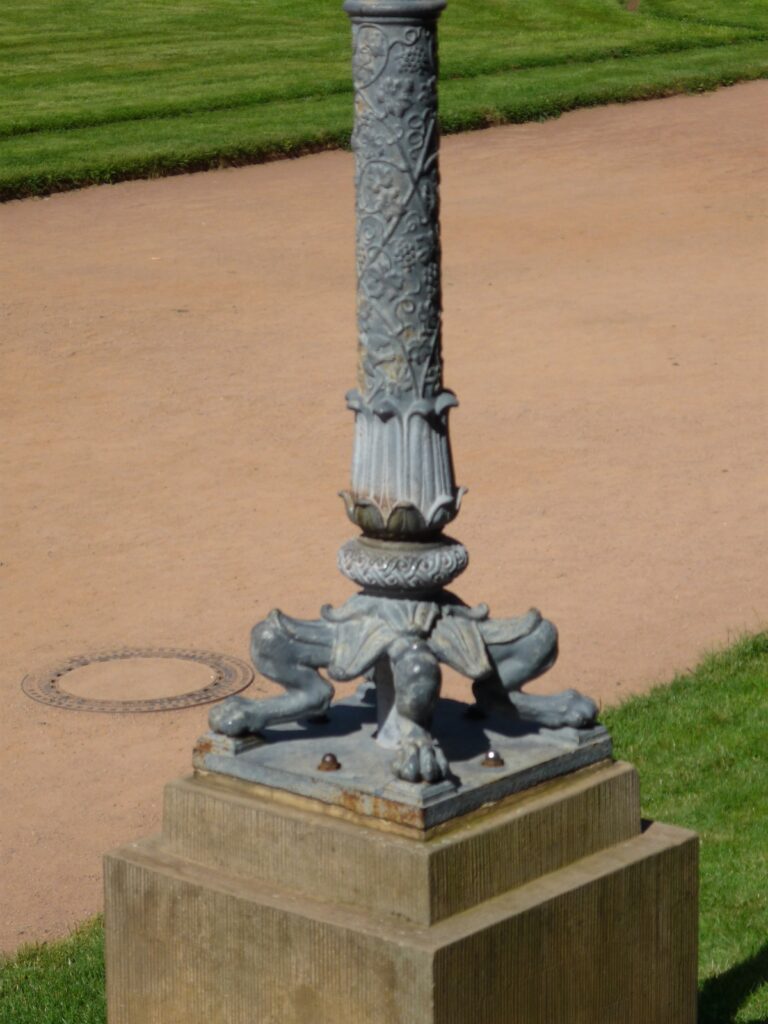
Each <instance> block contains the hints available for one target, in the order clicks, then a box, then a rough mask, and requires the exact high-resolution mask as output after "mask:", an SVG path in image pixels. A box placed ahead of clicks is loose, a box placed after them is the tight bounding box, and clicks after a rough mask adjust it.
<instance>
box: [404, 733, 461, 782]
mask: <svg viewBox="0 0 768 1024" xmlns="http://www.w3.org/2000/svg"><path fill="white" fill-rule="evenodd" d="M392 770H393V771H394V773H395V775H396V776H397V777H398V778H399V779H402V780H403V781H404V782H439V781H440V780H441V779H444V778H446V776H447V775H448V773H449V771H450V769H449V766H448V761H447V759H446V756H445V754H444V753H443V752H442V750H441V749H440V746H439V745H438V744H437V743H436V742H435V740H433V739H431V738H429V739H404V740H402V741H401V742H400V746H399V747H398V753H397V757H396V758H395V760H394V762H393V764H392Z"/></svg>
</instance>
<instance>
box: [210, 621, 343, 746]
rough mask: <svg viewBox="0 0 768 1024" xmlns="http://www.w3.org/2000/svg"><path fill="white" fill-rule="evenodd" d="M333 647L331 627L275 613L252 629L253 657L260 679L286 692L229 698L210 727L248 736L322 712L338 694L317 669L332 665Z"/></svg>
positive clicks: (219, 706)
mask: <svg viewBox="0 0 768 1024" xmlns="http://www.w3.org/2000/svg"><path fill="white" fill-rule="evenodd" d="M332 644H333V626H332V625H330V624H329V623H327V622H324V621H322V620H321V621H316V622H312V621H307V620H304V619H292V618H291V617H290V616H288V615H283V613H282V612H280V611H278V610H277V609H275V610H273V611H271V612H270V613H269V615H268V616H267V617H266V619H265V620H264V621H263V622H259V623H257V625H255V626H254V627H253V630H252V631H251V657H252V658H253V663H254V665H255V666H256V668H257V669H258V670H259V672H261V674H262V675H264V676H266V677H267V678H268V679H272V680H274V681H275V682H276V683H280V685H281V686H284V687H285V689H286V690H287V691H288V692H287V693H285V694H282V695H281V696H279V697H273V698H270V699H268V700H253V699H251V698H249V697H230V698H229V699H228V700H225V701H222V703H221V704H217V705H216V706H215V707H214V708H213V709H212V710H211V713H210V715H209V717H208V720H209V722H210V726H211V728H212V729H213V730H214V731H215V732H220V733H224V734H225V735H226V736H245V735H248V734H251V733H257V732H261V730H262V729H264V728H265V727H266V726H268V725H274V724H277V723H278V722H295V721H296V720H297V719H299V718H304V717H306V716H307V715H318V714H323V713H324V712H325V711H327V710H328V707H329V706H330V703H331V699H332V698H333V693H334V690H333V687H332V686H331V685H330V683H328V682H326V681H325V679H323V677H322V676H321V675H320V674H319V672H318V671H317V669H318V668H322V667H323V666H326V665H327V664H328V662H329V661H330V658H331V648H332Z"/></svg>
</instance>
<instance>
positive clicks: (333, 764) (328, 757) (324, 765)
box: [317, 754, 341, 772]
mask: <svg viewBox="0 0 768 1024" xmlns="http://www.w3.org/2000/svg"><path fill="white" fill-rule="evenodd" d="M339 768H341V764H340V763H339V759H338V757H336V755H335V754H323V756H322V758H321V759H320V764H319V765H318V766H317V770H318V771H319V772H337V771H338V770H339Z"/></svg>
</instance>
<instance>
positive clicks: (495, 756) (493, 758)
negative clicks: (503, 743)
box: [483, 750, 504, 768]
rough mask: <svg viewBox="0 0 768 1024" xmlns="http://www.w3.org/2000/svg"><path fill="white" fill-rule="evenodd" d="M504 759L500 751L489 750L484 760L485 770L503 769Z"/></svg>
mask: <svg viewBox="0 0 768 1024" xmlns="http://www.w3.org/2000/svg"><path fill="white" fill-rule="evenodd" d="M503 767H504V758H503V757H502V756H501V754H500V753H499V752H498V750H489V751H488V753H487V754H486V755H485V757H484V758H483V768H503Z"/></svg>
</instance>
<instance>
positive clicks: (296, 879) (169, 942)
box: [105, 751, 697, 1024]
mask: <svg viewBox="0 0 768 1024" xmlns="http://www.w3.org/2000/svg"><path fill="white" fill-rule="evenodd" d="M201 756H206V753H205V751H203V755H201ZM217 756H218V755H217ZM364 809H365V810H366V811H368V812H370V813H361V812H360V802H359V800H358V801H356V800H351V801H350V806H344V801H343V800H342V799H339V800H335V801H332V802H328V801H326V800H318V799H315V798H313V797H309V796H306V795H304V794H300V793H290V792H288V791H287V790H284V789H279V788H275V787H271V786H267V785H264V784H263V783H259V782H253V781H247V780H246V779H243V778H233V777H231V776H227V775H223V774H217V773H215V772H210V771H198V773H197V774H196V775H195V776H194V777H191V778H188V779H182V780H180V781H177V782H173V783H171V784H170V785H169V786H168V787H167V789H166V793H165V811H164V822H163V831H162V834H161V835H160V836H158V837H157V838H153V839H148V840H142V841H140V842H136V843H131V844H129V845H127V846H124V847H122V848H121V849H119V850H116V851H115V852H113V853H111V854H109V855H108V856H107V857H106V860H105V886H106V896H105V906H106V947H107V992H108V1007H109V1024H695V1019H696V934H697V899H696V892H697V840H696V837H695V835H693V834H692V833H690V832H686V831H683V830H681V829H678V828H673V827H670V826H668V825H661V824H649V823H645V824H643V823H641V820H640V809H639V799H638V785H637V776H636V773H635V771H634V769H633V768H632V767H631V766H630V765H627V764H622V763H614V762H613V761H611V760H610V759H608V758H606V759H603V760H601V761H598V762H597V763H594V764H591V765H588V766H586V767H581V768H578V767H577V768H575V769H574V770H572V771H570V772H569V773H568V774H566V775H563V776H561V777H559V778H554V779H550V780H548V781H544V782H540V783H539V784H538V785H534V786H533V787H532V788H529V789H527V790H525V791H524V792H518V793H514V792H513V793H510V794H508V795H506V796H502V797H499V798H497V799H495V800H493V802H491V803H490V804H486V805H481V806H480V807H477V808H474V809H472V810H470V811H467V812H466V813H457V814H456V816H454V817H452V818H450V819H449V820H446V821H443V820H440V821H438V823H437V824H434V825H432V826H429V825H427V824H425V821H424V816H423V815H422V816H421V817H419V816H418V815H417V816H416V818H415V819H414V818H413V817H410V818H409V817H408V816H401V817H400V818H399V820H398V816H397V815H394V814H392V813H391V808H390V813H389V814H388V815H387V816H384V817H381V816H376V814H375V801H373V803H366V802H364ZM438 817H440V815H438Z"/></svg>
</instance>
